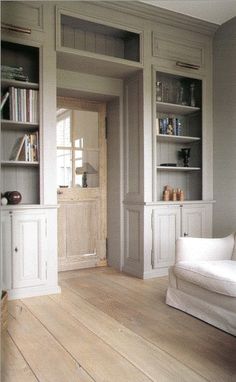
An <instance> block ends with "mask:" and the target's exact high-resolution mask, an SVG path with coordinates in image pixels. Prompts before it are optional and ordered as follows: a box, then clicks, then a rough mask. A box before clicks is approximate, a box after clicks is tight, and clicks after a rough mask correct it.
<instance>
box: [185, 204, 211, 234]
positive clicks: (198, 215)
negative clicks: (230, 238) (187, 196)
mask: <svg viewBox="0 0 236 382" xmlns="http://www.w3.org/2000/svg"><path fill="white" fill-rule="evenodd" d="M210 216H211V206H208V205H194V206H191V205H184V206H183V207H182V236H190V237H211V224H210V221H209V220H210Z"/></svg>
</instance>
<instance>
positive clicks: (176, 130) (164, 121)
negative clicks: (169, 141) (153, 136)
mask: <svg viewBox="0 0 236 382" xmlns="http://www.w3.org/2000/svg"><path fill="white" fill-rule="evenodd" d="M181 127H182V126H181V122H180V120H179V119H178V118H157V120H156V131H157V134H166V135H181Z"/></svg>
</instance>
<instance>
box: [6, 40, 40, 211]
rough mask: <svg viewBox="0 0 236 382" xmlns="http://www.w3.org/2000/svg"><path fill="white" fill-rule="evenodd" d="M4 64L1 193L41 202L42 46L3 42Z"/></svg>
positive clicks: (37, 202) (29, 202)
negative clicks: (40, 76) (11, 193)
mask: <svg viewBox="0 0 236 382" xmlns="http://www.w3.org/2000/svg"><path fill="white" fill-rule="evenodd" d="M1 65H2V80H1V97H2V99H3V98H4V97H7V100H6V102H5V104H4V105H3V107H2V110H1V168H2V171H1V176H2V179H1V180H2V189H1V192H2V193H5V192H6V191H19V192H20V193H21V195H22V204H39V203H40V191H39V190H40V187H39V176H40V170H39V163H40V155H39V152H40V150H39V146H40V145H39V143H40V120H39V49H38V48H37V47H32V46H26V45H22V44H16V43H10V42H6V41H3V42H2V62H1ZM8 93H9V94H8Z"/></svg>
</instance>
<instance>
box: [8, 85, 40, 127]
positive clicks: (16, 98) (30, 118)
mask: <svg viewBox="0 0 236 382" xmlns="http://www.w3.org/2000/svg"><path fill="white" fill-rule="evenodd" d="M9 101H10V102H9V109H10V120H12V121H17V122H30V123H39V111H38V104H39V92H38V90H34V89H20V88H16V87H14V86H10V87H9Z"/></svg>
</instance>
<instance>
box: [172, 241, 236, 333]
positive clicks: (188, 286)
mask: <svg viewBox="0 0 236 382" xmlns="http://www.w3.org/2000/svg"><path fill="white" fill-rule="evenodd" d="M166 303H167V304H168V305H170V306H173V307H175V308H177V309H180V310H182V311H184V312H186V313H189V314H191V315H193V316H195V317H197V318H200V319H201V320H203V321H206V322H208V323H209V324H212V325H214V326H216V327H218V328H220V329H222V330H224V331H226V332H228V333H231V334H233V335H235V336H236V234H231V235H229V236H227V237H225V238H222V239H202V238H201V239H198V238H191V237H187V238H179V239H178V240H177V245H176V259H175V265H174V266H172V267H170V269H169V286H168V290H167V295H166Z"/></svg>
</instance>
